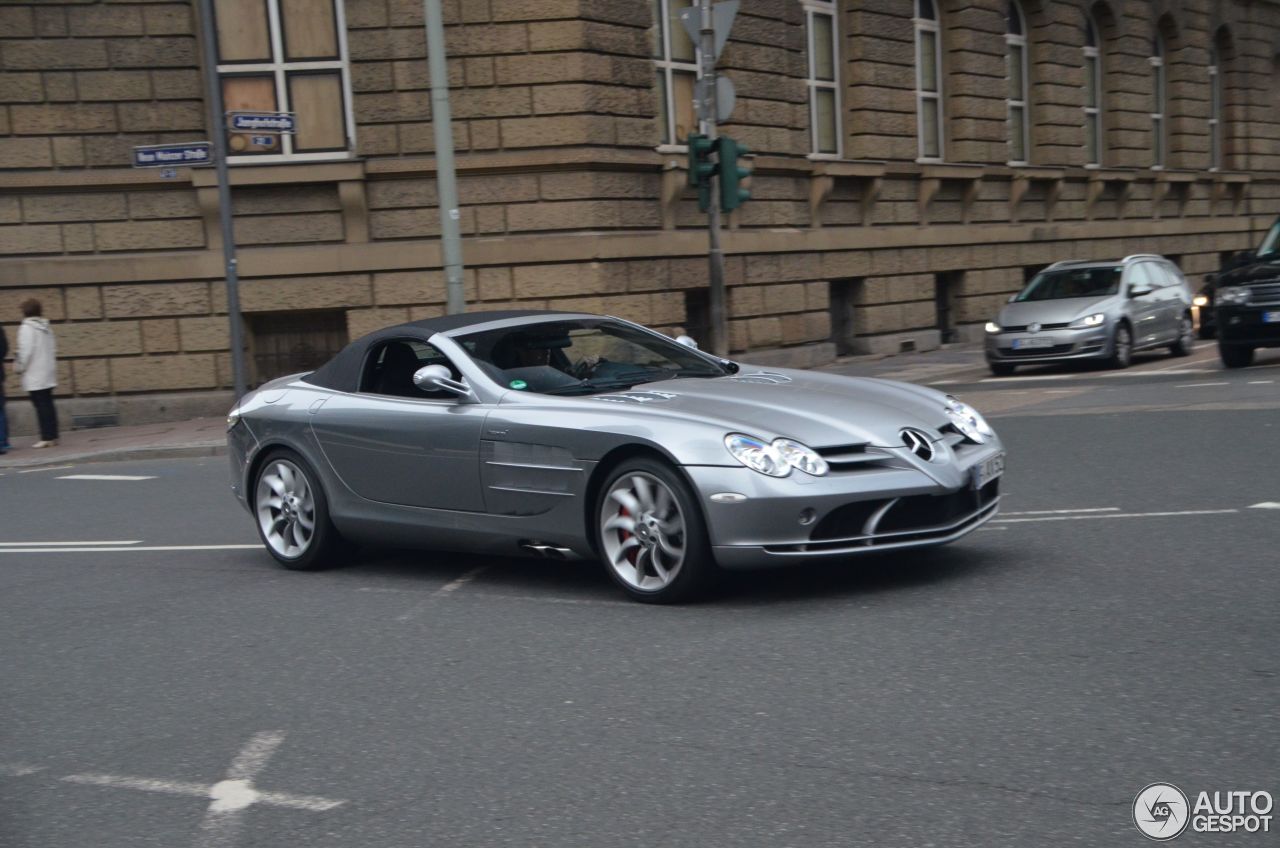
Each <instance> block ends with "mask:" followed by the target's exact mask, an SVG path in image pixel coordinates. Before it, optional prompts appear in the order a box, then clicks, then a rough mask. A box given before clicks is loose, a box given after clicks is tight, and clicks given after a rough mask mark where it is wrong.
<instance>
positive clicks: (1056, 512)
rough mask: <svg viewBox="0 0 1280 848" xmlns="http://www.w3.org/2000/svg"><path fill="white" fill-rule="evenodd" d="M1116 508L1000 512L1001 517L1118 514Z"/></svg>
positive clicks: (1117, 508)
mask: <svg viewBox="0 0 1280 848" xmlns="http://www.w3.org/2000/svg"><path fill="white" fill-rule="evenodd" d="M1119 511H1120V507H1118V506H1093V507H1088V508H1086V509H1029V510H1026V511H1025V512H1002V513H1000V514H1001V515H1067V514H1069V513H1073V512H1119Z"/></svg>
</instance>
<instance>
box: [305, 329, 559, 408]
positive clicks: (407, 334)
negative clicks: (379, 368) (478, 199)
mask: <svg viewBox="0 0 1280 848" xmlns="http://www.w3.org/2000/svg"><path fill="white" fill-rule="evenodd" d="M580 314H581V313H572V312H553V311H551V310H546V309H503V310H492V311H489V312H461V313H459V314H457V315H442V316H440V317H438V318H423V319H422V320H421V321H409V322H408V323H405V324H396V325H395V326H394V327H383V328H382V329H381V330H374V331H373V332H372V333H369V334H368V335H366V336H361V337H360V338H358V339H356V340H355V341H353V342H351V344H349V345H347V346H346V347H344V348H343V349H342V350H340V351H338V354H337V355H336V356H334V357H333V359H330V360H329V361H328V362H326V363H325V364H324V365H321V366H320V367H319V368H317V369H316V370H315V371H312V372H311V373H310V374H308V375H306V376H305V377H303V378H302V379H303V380H304V381H306V382H308V383H311V384H312V385H316V386H321V387H323V388H326V389H333V390H335V391H339V392H354V391H357V390H358V388H359V385H360V373H361V371H362V370H363V368H364V359H365V352H366V351H368V349H369V346H370V345H373V344H377V343H378V342H382V341H387V340H390V339H418V340H420V341H424V342H425V341H427V340H428V339H430V338H431V337H432V336H434V335H435V334H436V333H452V332H455V331H457V330H465V329H466V328H467V327H472V326H479V325H480V324H487V323H489V322H491V321H506V320H508V319H511V318H547V317H551V316H555V315H564V316H566V317H567V316H570V315H580Z"/></svg>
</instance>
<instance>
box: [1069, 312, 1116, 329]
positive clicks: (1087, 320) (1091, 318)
mask: <svg viewBox="0 0 1280 848" xmlns="http://www.w3.org/2000/svg"><path fill="white" fill-rule="evenodd" d="M1106 320H1107V316H1106V313H1104V312H1095V313H1094V314H1092V315H1086V316H1084V317H1083V318H1077V319H1076V320H1074V321H1072V322H1071V323H1070V324H1069V325H1068V326H1069V327H1070V329H1072V330H1085V329H1088V328H1089V327H1101V326H1102V324H1103V322H1104V321H1106Z"/></svg>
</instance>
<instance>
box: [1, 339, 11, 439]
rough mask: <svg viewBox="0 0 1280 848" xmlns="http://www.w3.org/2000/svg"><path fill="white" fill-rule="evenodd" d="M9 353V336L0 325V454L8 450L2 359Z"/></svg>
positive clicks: (7, 420) (7, 422)
mask: <svg viewBox="0 0 1280 848" xmlns="http://www.w3.org/2000/svg"><path fill="white" fill-rule="evenodd" d="M8 355H9V337H8V336H6V335H5V334H4V327H0V454H5V453H8V452H9V419H8V418H6V417H5V414H4V359H5V357H6V356H8Z"/></svg>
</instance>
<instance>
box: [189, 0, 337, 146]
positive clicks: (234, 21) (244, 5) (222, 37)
mask: <svg viewBox="0 0 1280 848" xmlns="http://www.w3.org/2000/svg"><path fill="white" fill-rule="evenodd" d="M213 11H214V19H215V21H216V25H215V28H216V30H217V40H218V63H217V68H218V79H219V81H220V82H221V83H222V100H223V106H224V108H225V109H226V111H228V112H292V113H294V117H295V120H296V124H297V131H296V133H295V134H293V135H269V134H264V133H252V132H246V133H228V135H227V151H228V154H229V156H230V160H229V161H231V162H248V161H254V162H257V161H264V160H265V161H272V160H286V159H287V160H290V161H296V160H308V159H333V158H335V157H340V156H346V155H348V153H349V151H350V150H351V147H352V143H353V139H354V135H355V121H354V119H353V115H352V110H351V81H350V75H349V72H348V68H347V38H346V24H345V21H344V20H343V11H342V4H341V3H337V2H334V0H214V3H213Z"/></svg>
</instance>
